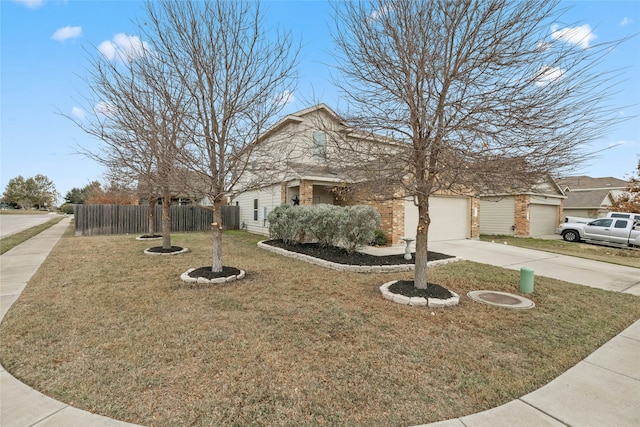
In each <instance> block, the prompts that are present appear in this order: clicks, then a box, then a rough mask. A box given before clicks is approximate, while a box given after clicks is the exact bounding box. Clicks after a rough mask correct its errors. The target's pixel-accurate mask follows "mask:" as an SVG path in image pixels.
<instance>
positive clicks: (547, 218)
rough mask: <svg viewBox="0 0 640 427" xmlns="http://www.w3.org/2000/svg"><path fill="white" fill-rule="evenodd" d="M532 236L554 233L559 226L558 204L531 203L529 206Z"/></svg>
mask: <svg viewBox="0 0 640 427" xmlns="http://www.w3.org/2000/svg"><path fill="white" fill-rule="evenodd" d="M529 218H530V219H529V220H530V222H531V236H543V235H545V234H554V233H555V232H556V228H557V227H558V206H553V205H531V206H530V207H529Z"/></svg>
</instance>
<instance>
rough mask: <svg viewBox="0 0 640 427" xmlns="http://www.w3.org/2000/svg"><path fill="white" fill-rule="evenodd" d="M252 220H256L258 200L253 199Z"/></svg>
mask: <svg viewBox="0 0 640 427" xmlns="http://www.w3.org/2000/svg"><path fill="white" fill-rule="evenodd" d="M253 220H254V221H257V220H258V199H253Z"/></svg>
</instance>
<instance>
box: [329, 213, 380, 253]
mask: <svg viewBox="0 0 640 427" xmlns="http://www.w3.org/2000/svg"><path fill="white" fill-rule="evenodd" d="M343 213H344V215H343V216H342V217H341V221H340V223H339V229H340V238H341V241H342V242H343V246H344V247H345V249H346V250H347V251H348V252H355V250H356V249H358V247H361V246H365V245H368V244H369V243H371V241H372V240H373V238H374V237H375V232H376V230H377V229H378V227H379V226H380V214H379V213H378V211H376V210H375V209H374V208H372V207H371V206H348V207H346V208H344V211H343Z"/></svg>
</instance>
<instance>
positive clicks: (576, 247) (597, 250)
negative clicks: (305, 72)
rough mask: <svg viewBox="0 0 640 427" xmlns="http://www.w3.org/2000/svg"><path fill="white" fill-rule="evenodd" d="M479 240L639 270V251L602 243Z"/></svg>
mask: <svg viewBox="0 0 640 427" xmlns="http://www.w3.org/2000/svg"><path fill="white" fill-rule="evenodd" d="M480 240H483V241H485V242H491V241H496V242H501V243H502V242H506V243H507V244H509V245H513V246H518V247H521V248H528V249H536V250H539V251H546V252H553V253H556V254H561V255H569V256H575V257H579V258H586V259H591V260H594V261H603V262H609V263H612V264H618V265H626V266H628V267H636V268H640V249H632V248H627V247H620V246H614V245H606V244H604V243H603V244H594V243H570V242H565V241H564V240H548V239H536V238H531V237H512V236H490V235H481V236H480Z"/></svg>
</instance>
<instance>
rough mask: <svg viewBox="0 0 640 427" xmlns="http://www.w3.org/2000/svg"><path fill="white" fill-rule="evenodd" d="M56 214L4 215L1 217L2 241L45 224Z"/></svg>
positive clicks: (0, 236)
mask: <svg viewBox="0 0 640 427" xmlns="http://www.w3.org/2000/svg"><path fill="white" fill-rule="evenodd" d="M53 215H55V214H49V213H46V214H15V215H12V214H2V215H0V239H1V238H3V237H7V236H10V235H12V234H15V233H19V232H20V231H22V230H26V229H27V228H31V227H35V226H36V225H40V224H44V223H45V222H47V221H49V220H50V219H51V218H53Z"/></svg>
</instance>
